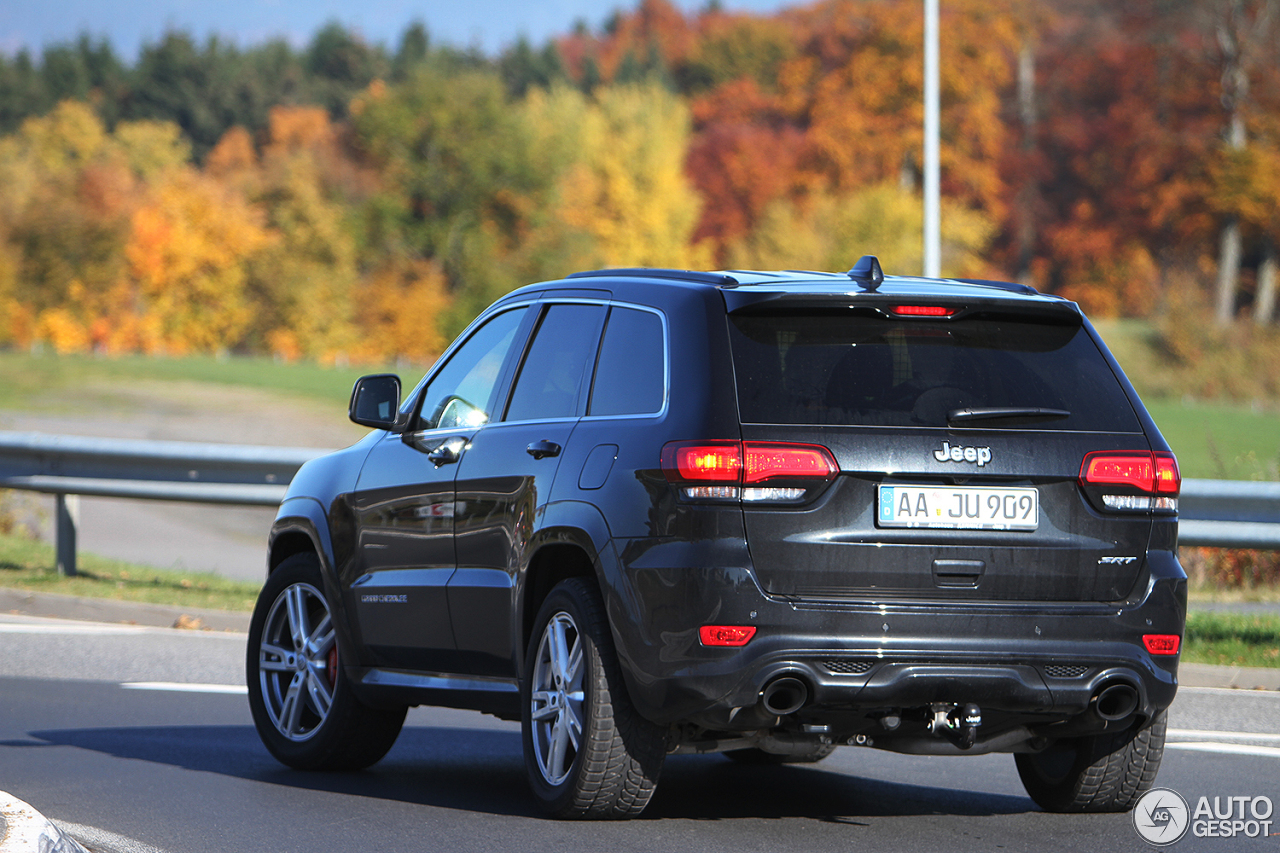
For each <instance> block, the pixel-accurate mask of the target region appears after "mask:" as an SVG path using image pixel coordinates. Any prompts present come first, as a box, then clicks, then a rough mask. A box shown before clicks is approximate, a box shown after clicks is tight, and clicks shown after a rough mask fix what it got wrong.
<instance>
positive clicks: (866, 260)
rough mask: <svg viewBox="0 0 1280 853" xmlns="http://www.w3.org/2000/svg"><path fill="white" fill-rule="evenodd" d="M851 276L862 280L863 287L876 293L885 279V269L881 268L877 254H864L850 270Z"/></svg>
mask: <svg viewBox="0 0 1280 853" xmlns="http://www.w3.org/2000/svg"><path fill="white" fill-rule="evenodd" d="M848 275H849V278H851V279H853V280H854V281H860V282H862V289H863V290H865V291H867V292H868V293H874V292H875V289H876V288H877V287H879V286H880V284H881V282H883V281H884V270H882V269H880V259H879V258H877V257H876V256H875V255H863V256H862V257H861V258H859V259H858V262H857V263H856V264H854V265H853V269H851V270H849V273H848Z"/></svg>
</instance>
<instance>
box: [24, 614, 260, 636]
mask: <svg viewBox="0 0 1280 853" xmlns="http://www.w3.org/2000/svg"><path fill="white" fill-rule="evenodd" d="M0 634H26V635H50V636H53V635H66V636H72V635H78V636H98V637H107V636H123V635H128V636H136V635H138V634H159V635H164V636H175V635H177V636H187V637H219V638H222V639H224V640H233V641H235V642H238V643H243V642H244V636H245V635H244V634H237V633H234V632H230V631H193V630H190V629H179V628H160V627H157V626H154V625H120V624H116V623H111V622H82V621H79V620H75V619H54V618H51V617H46V616H20V615H11V614H0Z"/></svg>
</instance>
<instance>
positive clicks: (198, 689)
mask: <svg viewBox="0 0 1280 853" xmlns="http://www.w3.org/2000/svg"><path fill="white" fill-rule="evenodd" d="M120 686H121V687H123V688H124V689H125V690H168V691H171V692H174V693H238V694H240V695H245V694H247V693H248V692H249V688H248V687H245V686H244V685H243V684H197V683H191V684H188V683H183V682H178V681H129V682H126V683H124V684H121V685H120Z"/></svg>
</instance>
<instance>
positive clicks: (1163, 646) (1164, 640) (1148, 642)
mask: <svg viewBox="0 0 1280 853" xmlns="http://www.w3.org/2000/svg"><path fill="white" fill-rule="evenodd" d="M1142 644H1143V645H1144V646H1146V647H1147V651H1149V652H1151V654H1153V655H1176V654H1177V653H1178V647H1179V646H1180V645H1181V644H1182V638H1181V637H1179V636H1178V635H1177V634H1143V635H1142Z"/></svg>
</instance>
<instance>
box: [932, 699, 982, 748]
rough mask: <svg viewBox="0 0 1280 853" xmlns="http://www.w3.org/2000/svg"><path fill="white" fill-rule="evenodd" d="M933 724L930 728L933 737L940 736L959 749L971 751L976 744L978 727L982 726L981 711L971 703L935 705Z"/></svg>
mask: <svg viewBox="0 0 1280 853" xmlns="http://www.w3.org/2000/svg"><path fill="white" fill-rule="evenodd" d="M930 710H932V711H933V722H932V725H931V726H930V728H931V730H932V732H933V734H934V735H941V736H942V737H945V738H946V739H947V740H949V741H951V742H952V743H954V744H955V745H956V746H958V747H959V748H960V749H972V748H973V745H974V744H975V743H977V742H978V726H980V725H982V709H981V708H979V707H978V706H977V705H975V704H973V703H972V702H970V703H968V704H966V705H964V706H963V707H961V706H959V705H944V704H935V705H931V706H930Z"/></svg>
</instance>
